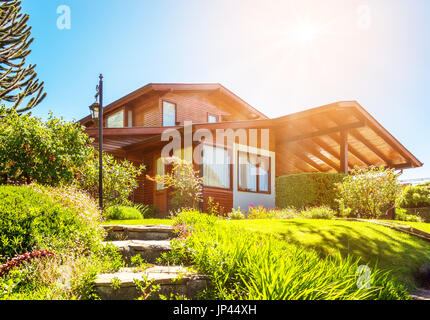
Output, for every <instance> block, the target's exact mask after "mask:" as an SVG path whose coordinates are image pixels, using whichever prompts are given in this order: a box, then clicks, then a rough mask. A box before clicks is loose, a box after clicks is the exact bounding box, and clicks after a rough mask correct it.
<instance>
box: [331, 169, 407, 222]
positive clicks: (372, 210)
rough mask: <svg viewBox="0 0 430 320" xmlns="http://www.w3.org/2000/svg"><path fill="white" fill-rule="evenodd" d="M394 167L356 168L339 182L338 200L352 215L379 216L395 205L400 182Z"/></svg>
mask: <svg viewBox="0 0 430 320" xmlns="http://www.w3.org/2000/svg"><path fill="white" fill-rule="evenodd" d="M397 177H398V176H397V175H396V174H395V172H394V169H385V168H384V167H381V168H376V167H373V166H372V167H370V168H366V169H354V170H352V172H351V174H350V175H348V176H346V177H345V178H344V179H343V182H342V183H340V184H338V199H337V200H338V202H339V203H341V204H342V205H343V206H345V207H347V208H350V209H351V215H353V216H360V217H364V218H378V217H380V216H382V215H383V214H385V212H386V210H387V209H388V208H389V207H390V206H393V205H394V201H395V199H396V196H397V194H398V192H399V188H400V187H399V184H398V180H397Z"/></svg>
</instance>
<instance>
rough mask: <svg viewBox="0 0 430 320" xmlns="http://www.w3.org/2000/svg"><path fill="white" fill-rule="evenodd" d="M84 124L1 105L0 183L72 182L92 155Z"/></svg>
mask: <svg viewBox="0 0 430 320" xmlns="http://www.w3.org/2000/svg"><path fill="white" fill-rule="evenodd" d="M90 140H91V139H90V137H89V136H88V135H87V134H85V132H84V130H83V127H81V126H78V125H76V124H75V123H73V122H66V121H63V120H62V119H58V118H55V117H54V116H53V115H52V114H50V117H49V119H48V120H47V121H43V120H42V119H40V118H36V117H32V116H31V115H30V114H24V115H19V114H18V113H17V112H16V111H15V110H6V109H5V108H3V107H0V183H3V184H4V183H27V184H28V183H30V182H38V183H42V184H50V185H59V184H61V183H71V182H72V181H73V180H74V177H75V175H76V173H77V170H78V168H80V167H82V166H83V165H85V164H86V162H87V160H88V159H89V157H91V155H92V154H93V149H94V148H92V147H91V146H90Z"/></svg>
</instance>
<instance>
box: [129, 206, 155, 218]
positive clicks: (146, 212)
mask: <svg viewBox="0 0 430 320" xmlns="http://www.w3.org/2000/svg"><path fill="white" fill-rule="evenodd" d="M133 207H134V208H135V209H137V210H139V212H140V213H141V214H142V216H143V218H144V219H152V218H156V217H158V212H159V210H158V207H157V206H156V205H155V204H153V205H147V204H142V203H136V204H134V206H133Z"/></svg>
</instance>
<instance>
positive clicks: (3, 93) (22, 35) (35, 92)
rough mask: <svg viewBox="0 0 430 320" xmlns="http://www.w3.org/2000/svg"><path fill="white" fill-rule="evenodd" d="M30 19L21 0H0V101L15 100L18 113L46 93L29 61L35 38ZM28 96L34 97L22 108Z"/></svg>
mask: <svg viewBox="0 0 430 320" xmlns="http://www.w3.org/2000/svg"><path fill="white" fill-rule="evenodd" d="M28 19H29V15H28V14H24V15H23V14H22V13H21V1H16V0H13V1H11V0H0V101H2V100H4V101H7V102H10V103H13V108H14V109H15V110H17V111H18V112H24V111H27V110H29V109H31V108H33V107H35V106H36V105H38V104H39V103H40V102H41V101H42V100H43V99H44V98H45V96H46V93H44V92H43V90H44V88H43V84H44V83H43V82H41V83H39V79H37V73H36V71H35V68H36V65H32V64H30V65H27V64H26V58H27V56H28V55H29V54H30V53H31V50H30V49H29V47H30V45H31V43H32V42H33V41H34V38H30V36H31V27H30V26H28V25H27V22H28ZM31 96H32V97H31ZM27 97H31V98H30V99H29V101H28V102H27V104H26V105H24V106H22V107H20V106H21V104H22V102H23V100H24V99H25V98H27Z"/></svg>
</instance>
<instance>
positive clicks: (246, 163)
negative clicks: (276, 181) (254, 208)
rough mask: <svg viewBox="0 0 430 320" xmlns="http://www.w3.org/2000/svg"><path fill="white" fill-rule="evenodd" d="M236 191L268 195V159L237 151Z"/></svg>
mask: <svg viewBox="0 0 430 320" xmlns="http://www.w3.org/2000/svg"><path fill="white" fill-rule="evenodd" d="M238 189H239V190H240V191H248V192H261V193H270V157H266V156H261V155H256V154H252V153H247V152H241V151H239V153H238Z"/></svg>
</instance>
